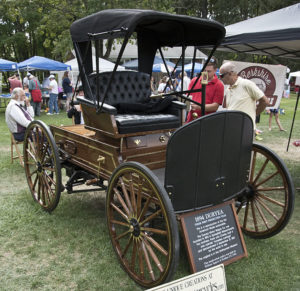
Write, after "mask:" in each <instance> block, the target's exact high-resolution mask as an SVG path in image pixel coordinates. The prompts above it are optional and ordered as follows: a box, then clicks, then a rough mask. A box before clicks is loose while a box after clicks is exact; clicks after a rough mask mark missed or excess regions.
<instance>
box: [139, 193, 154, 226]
mask: <svg viewBox="0 0 300 291" xmlns="http://www.w3.org/2000/svg"><path fill="white" fill-rule="evenodd" d="M150 201H151V197H150V196H148V197H147V200H146V203H145V205H144V207H143V210H142V212H141V214H140V216H139V218H138V220H139V221H140V220H141V218H142V217H143V216H144V215H145V214H146V211H147V210H148V207H149V204H150Z"/></svg>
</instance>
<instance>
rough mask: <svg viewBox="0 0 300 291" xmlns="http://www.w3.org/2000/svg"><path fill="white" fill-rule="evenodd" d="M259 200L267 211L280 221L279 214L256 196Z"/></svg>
mask: <svg viewBox="0 0 300 291" xmlns="http://www.w3.org/2000/svg"><path fill="white" fill-rule="evenodd" d="M256 199H257V200H258V201H259V203H260V204H261V205H262V207H263V208H264V209H266V211H267V212H268V213H269V214H270V215H271V216H272V217H273V218H274V219H275V220H276V221H278V220H279V218H278V217H277V215H276V214H275V213H274V212H273V211H272V210H271V209H270V208H269V207H268V206H267V205H266V204H265V203H264V202H263V201H262V200H261V199H260V197H259V196H258V197H257V198H256Z"/></svg>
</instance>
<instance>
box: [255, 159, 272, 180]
mask: <svg viewBox="0 0 300 291" xmlns="http://www.w3.org/2000/svg"><path fill="white" fill-rule="evenodd" d="M268 162H269V160H268V159H266V160H265V162H264V164H263V166H262V167H261V169H260V170H259V172H258V174H257V175H256V177H255V179H254V181H253V184H254V185H255V183H256V181H257V180H258V179H259V177H260V176H261V174H262V172H263V171H264V169H265V168H266V166H267V164H268Z"/></svg>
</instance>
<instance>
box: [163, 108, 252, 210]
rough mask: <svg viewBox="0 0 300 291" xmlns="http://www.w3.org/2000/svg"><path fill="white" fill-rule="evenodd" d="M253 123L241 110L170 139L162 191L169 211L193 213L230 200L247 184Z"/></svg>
mask: <svg viewBox="0 0 300 291" xmlns="http://www.w3.org/2000/svg"><path fill="white" fill-rule="evenodd" d="M252 141H253V124H252V120H251V118H250V117H249V116H248V115H247V114H245V113H243V112H240V111H223V112H217V113H214V114H210V115H206V116H204V117H201V118H199V119H196V120H195V121H193V122H191V123H188V124H187V125H185V126H183V127H181V128H179V129H178V130H177V131H175V133H174V134H173V135H172V136H171V138H170V140H169V143H168V147H167V156H166V172H165V188H166V190H167V192H168V193H170V195H171V200H172V204H173V207H174V210H175V211H177V212H181V211H192V210H196V209H200V208H205V207H208V206H212V205H216V204H219V203H222V202H225V201H227V200H230V199H232V198H234V197H235V196H236V195H237V194H238V193H239V192H240V191H242V189H243V188H244V187H245V185H246V181H247V178H248V174H249V169H250V160H251V148H252Z"/></svg>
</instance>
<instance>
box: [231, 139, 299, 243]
mask: <svg viewBox="0 0 300 291" xmlns="http://www.w3.org/2000/svg"><path fill="white" fill-rule="evenodd" d="M294 192H295V190H294V186H293V182H292V178H291V175H290V173H289V171H288V169H287V168H286V166H285V164H284V163H283V161H282V160H281V159H280V158H279V157H278V156H277V155H276V154H275V153H274V152H272V151H271V150H269V149H268V148H266V147H264V146H262V145H259V144H253V148H252V160H251V167H250V172H249V181H248V187H247V191H246V192H245V193H244V195H243V196H242V197H240V198H239V199H238V201H237V205H238V207H237V214H238V216H239V220H240V225H241V228H242V230H243V232H244V233H245V234H247V235H249V236H251V237H253V238H269V237H271V236H273V235H275V234H277V233H279V232H280V231H281V230H282V229H283V228H284V227H285V226H286V225H287V223H288V221H289V219H290V217H291V215H292V212H293V208H294V199H295V193H294Z"/></svg>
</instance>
